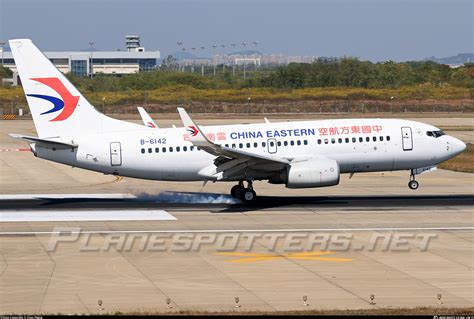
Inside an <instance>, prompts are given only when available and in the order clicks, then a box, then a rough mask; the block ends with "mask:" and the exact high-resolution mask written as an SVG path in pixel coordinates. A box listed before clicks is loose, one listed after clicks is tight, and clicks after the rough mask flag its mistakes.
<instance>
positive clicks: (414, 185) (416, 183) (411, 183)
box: [408, 180, 420, 190]
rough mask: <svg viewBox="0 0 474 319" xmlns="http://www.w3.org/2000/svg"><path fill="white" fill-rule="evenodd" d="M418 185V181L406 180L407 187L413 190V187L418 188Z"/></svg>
mask: <svg viewBox="0 0 474 319" xmlns="http://www.w3.org/2000/svg"><path fill="white" fill-rule="evenodd" d="M418 186H420V185H419V184H418V182H417V181H415V180H412V181H409V182H408V187H409V188H410V189H413V190H415V189H417V188H418Z"/></svg>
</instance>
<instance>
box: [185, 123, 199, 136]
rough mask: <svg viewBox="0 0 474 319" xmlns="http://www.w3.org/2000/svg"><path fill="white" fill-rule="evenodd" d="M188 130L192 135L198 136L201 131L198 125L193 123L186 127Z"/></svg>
mask: <svg viewBox="0 0 474 319" xmlns="http://www.w3.org/2000/svg"><path fill="white" fill-rule="evenodd" d="M186 131H188V133H189V134H191V136H196V135H198V133H199V131H198V129H197V128H196V126H193V125H189V126H188V128H187V129H186Z"/></svg>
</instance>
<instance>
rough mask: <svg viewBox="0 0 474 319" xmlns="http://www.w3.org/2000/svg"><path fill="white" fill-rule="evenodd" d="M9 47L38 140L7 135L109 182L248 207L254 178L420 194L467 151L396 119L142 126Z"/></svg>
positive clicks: (34, 56) (32, 55) (24, 50)
mask: <svg viewBox="0 0 474 319" xmlns="http://www.w3.org/2000/svg"><path fill="white" fill-rule="evenodd" d="M10 48H11V50H12V53H13V56H14V58H15V63H16V66H17V68H18V72H19V75H20V78H21V82H22V84H23V89H24V91H25V94H26V99H27V101H28V104H29V107H30V110H31V114H32V116H33V121H34V123H35V126H36V131H37V133H38V137H33V136H24V135H17V134H11V135H12V136H13V137H17V138H22V139H24V140H27V141H29V142H30V147H31V150H32V151H33V153H34V155H35V156H37V157H40V158H43V159H46V160H50V161H54V162H58V163H62V164H66V165H71V166H74V167H80V168H83V169H88V170H92V171H97V172H101V173H105V174H113V175H121V176H128V177H134V178H141V179H150V180H162V181H204V182H206V181H213V182H217V181H226V182H236V185H235V186H234V187H232V190H231V194H232V195H233V196H235V197H237V198H240V199H241V200H242V201H243V202H245V203H252V202H254V201H255V200H256V193H255V191H254V189H253V181H255V180H266V181H268V182H269V183H273V184H285V185H286V187H288V188H307V187H325V186H333V185H337V184H338V183H339V178H340V174H344V173H349V174H351V175H352V174H354V173H359V172H378V171H397V170H410V172H411V174H410V181H409V184H408V186H409V187H410V188H411V189H417V188H418V182H417V181H416V180H415V175H417V174H420V173H423V172H426V171H431V170H433V169H435V168H436V165H437V164H439V163H441V162H443V161H446V160H448V159H450V158H452V157H454V156H456V155H457V154H459V153H461V152H462V151H463V150H464V149H465V148H466V145H465V144H464V143H463V142H462V141H460V140H458V139H456V138H454V137H452V136H448V135H446V134H445V133H444V132H443V131H441V130H440V129H439V128H436V127H434V126H432V125H428V124H424V123H420V122H414V121H408V120H397V119H339V120H321V121H298V122H279V123H278V122H272V123H269V122H268V121H265V123H258V124H243V125H220V126H199V125H198V124H196V123H195V122H194V121H193V120H192V119H191V118H190V117H189V115H188V114H187V113H186V111H185V110H184V109H183V108H178V112H179V115H180V116H181V119H182V122H183V124H184V127H180V128H151V127H146V126H144V125H138V124H134V123H130V122H125V121H120V120H116V119H113V118H110V117H107V116H105V115H104V114H101V113H99V112H98V111H97V110H96V109H95V108H94V107H93V106H92V105H91V104H90V103H89V102H88V101H87V100H86V99H85V98H84V97H83V96H82V95H81V93H80V92H79V91H78V90H77V89H76V88H75V87H74V86H73V85H72V84H71V83H70V82H69V81H68V80H67V79H66V78H65V77H64V75H63V74H62V73H61V72H59V71H58V70H57V69H56V68H55V67H54V66H53V64H52V63H51V62H50V61H49V60H48V59H47V58H46V57H45V56H44V55H43V54H42V53H41V52H40V51H39V50H38V48H37V47H36V46H35V45H34V44H33V43H32V42H31V40H28V39H20V40H10ZM244 182H246V183H247V187H244Z"/></svg>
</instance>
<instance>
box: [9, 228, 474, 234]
mask: <svg viewBox="0 0 474 319" xmlns="http://www.w3.org/2000/svg"><path fill="white" fill-rule="evenodd" d="M70 228H71V231H69V233H72V234H76V233H80V234H149V233H157V234H160V233H166V234H169V233H186V234H200V233H288V232H329V231H429V230H430V231H434V230H438V231H456V230H474V226H466V227H395V228H392V227H380V228H305V229H203V230H192V229H177V230H78V231H74V230H73V229H79V227H70ZM61 231H64V232H65V231H66V230H65V229H62V230H61ZM57 233H58V231H12V232H0V236H1V235H48V234H57Z"/></svg>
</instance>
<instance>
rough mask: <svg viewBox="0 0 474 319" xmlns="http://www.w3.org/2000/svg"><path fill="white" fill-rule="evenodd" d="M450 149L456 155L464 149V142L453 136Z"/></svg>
mask: <svg viewBox="0 0 474 319" xmlns="http://www.w3.org/2000/svg"><path fill="white" fill-rule="evenodd" d="M451 149H452V152H453V153H454V155H458V154H459V153H462V152H463V151H464V150H465V149H466V143H464V142H463V141H461V140H460V139H457V138H455V137H453V138H452V142H451Z"/></svg>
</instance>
